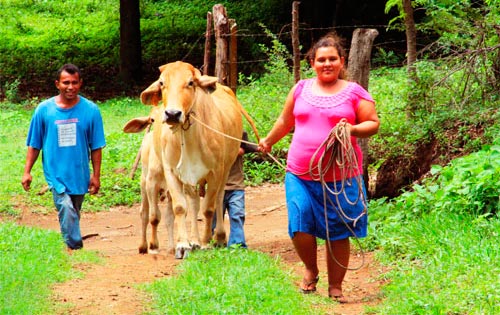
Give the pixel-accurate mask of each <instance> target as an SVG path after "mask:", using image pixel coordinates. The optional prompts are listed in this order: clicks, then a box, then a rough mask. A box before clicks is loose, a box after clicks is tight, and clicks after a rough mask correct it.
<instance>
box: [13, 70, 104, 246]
mask: <svg viewBox="0 0 500 315" xmlns="http://www.w3.org/2000/svg"><path fill="white" fill-rule="evenodd" d="M82 82H83V81H82V77H81V72H80V69H79V68H78V67H77V66H75V65H73V64H65V65H63V66H62V67H61V68H60V69H59V70H58V72H57V76H56V80H55V86H56V88H57V89H58V90H59V94H58V95H57V96H54V97H51V98H49V99H47V100H45V101H43V102H42V103H40V104H39V105H38V106H37V108H36V110H35V112H34V114H33V117H32V119H31V123H30V127H29V131H28V136H27V140H26V144H27V146H28V150H27V154H26V164H25V167H24V174H23V177H22V182H21V183H22V185H23V188H24V190H26V191H28V190H29V189H30V186H31V182H32V176H31V169H32V168H33V165H34V164H35V162H36V160H37V159H38V156H39V154H40V151H42V157H43V158H42V163H43V172H44V175H45V179H46V181H47V184H48V186H49V188H50V190H51V192H52V196H53V200H54V204H55V207H56V209H57V211H58V218H59V224H60V228H61V234H62V236H63V238H64V241H65V242H66V245H67V247H68V248H69V249H80V248H82V247H83V240H82V236H81V232H80V210H81V207H82V203H83V200H84V196H85V194H86V193H87V192H88V193H90V194H96V193H97V192H98V191H99V188H100V186H101V183H100V176H101V157H102V148H103V147H104V146H105V145H106V141H105V138H104V128H103V122H102V117H101V113H100V111H99V108H98V107H97V105H96V104H94V103H93V102H91V101H89V100H88V99H86V98H84V97H83V96H80V95H79V94H78V93H79V91H80V88H81V86H82ZM89 161H91V162H92V174H91V173H90V166H89Z"/></svg>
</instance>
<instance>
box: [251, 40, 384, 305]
mask: <svg viewBox="0 0 500 315" xmlns="http://www.w3.org/2000/svg"><path fill="white" fill-rule="evenodd" d="M307 58H308V61H309V62H310V65H311V67H312V68H313V70H314V71H315V73H316V77H314V78H310V79H306V80H301V81H299V82H298V83H297V84H296V85H295V86H294V87H293V88H292V89H291V90H290V92H289V94H288V96H287V99H286V101H285V105H284V108H283V110H282V112H281V114H280V116H279V117H278V119H277V121H276V122H275V124H274V126H273V128H272V129H271V131H270V132H269V134H268V135H267V136H266V137H265V138H263V139H261V140H260V142H259V150H260V151H261V152H264V153H267V152H270V151H271V148H272V145H273V144H275V143H276V142H278V141H279V140H280V139H281V138H283V137H284V136H285V135H286V134H287V133H288V132H289V131H290V130H291V129H292V128H293V127H294V128H295V131H294V134H293V138H292V141H291V144H290V148H289V151H288V156H287V166H286V175H285V191H286V201H287V208H288V231H289V234H290V237H291V238H292V242H293V244H294V247H295V250H296V252H297V254H298V255H299V257H300V259H301V260H302V262H303V263H304V265H305V271H304V275H303V280H302V282H301V284H300V290H301V291H302V292H303V293H311V292H314V291H316V284H317V282H318V280H319V278H318V274H319V269H318V263H317V243H316V238H321V239H325V240H327V242H326V249H327V254H326V262H327V271H328V295H329V296H330V297H331V298H333V299H334V300H336V301H337V302H340V303H346V302H347V299H346V298H345V297H344V295H343V293H342V282H343V280H344V276H345V274H346V271H347V266H348V264H349V255H350V242H349V237H364V236H366V231H367V216H366V192H365V187H364V183H363V180H362V159H363V157H362V153H361V150H360V147H359V146H358V144H357V141H356V137H359V138H365V137H369V136H372V135H374V134H376V133H377V132H378V128H379V124H380V122H379V118H378V116H377V113H376V110H375V103H374V100H373V98H372V97H371V96H370V94H369V93H368V92H367V91H366V90H365V89H363V88H362V87H361V86H360V85H358V84H357V83H354V82H349V81H347V80H346V79H345V75H346V73H345V70H344V62H345V53H344V49H343V47H342V44H341V39H340V37H338V36H337V35H336V34H333V33H330V34H327V35H325V36H324V37H322V38H321V39H320V40H319V41H318V42H317V43H315V44H314V45H313V47H311V49H310V51H309V53H308V55H307ZM344 119H345V120H347V123H345V124H344V123H343V122H344ZM341 120H342V124H339V123H340V122H341ZM337 124H339V126H344V128H345V129H344V130H345V131H347V134H349V132H350V135H351V138H350V140H351V143H352V146H353V148H354V150H353V151H354V152H355V155H356V157H357V160H358V162H357V164H356V163H352V166H353V169H354V170H353V171H352V172H351V173H348V174H347V175H346V174H345V172H344V170H342V169H340V168H339V166H338V165H337V164H334V166H328V167H329V168H328V169H327V171H325V172H324V173H323V174H324V178H323V179H322V180H319V179H318V176H317V175H318V174H314V172H313V173H310V160H311V158H314V160H313V161H314V163H313V164H312V165H313V166H314V165H317V164H318V163H317V162H318V158H319V155H316V154H315V152H316V150H317V149H318V148H320V147H321V145H322V144H323V141H324V140H325V139H328V138H329V135H330V131H332V129H333V128H334V127H336V125H337ZM347 141H348V140H347ZM320 149H321V148H320ZM320 151H321V150H320ZM323 151H325V149H324V148H323ZM332 167H334V168H335V169H333V168H332ZM313 170H314V169H313ZM342 175H343V176H344V177H341V176H342ZM324 182H326V184H327V185H328V187H330V191H328V190H326V199H324V198H325V197H324V191H323V187H324V186H323V183H324ZM342 185H343V186H342ZM338 192H341V193H339V194H337V193H338ZM359 195H361V198H358V196H359ZM325 200H326V202H325ZM325 205H326V207H327V208H326V209H325ZM340 210H341V211H340ZM325 217H327V219H325ZM353 219H354V220H353Z"/></svg>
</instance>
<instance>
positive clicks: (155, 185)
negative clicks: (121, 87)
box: [123, 111, 174, 254]
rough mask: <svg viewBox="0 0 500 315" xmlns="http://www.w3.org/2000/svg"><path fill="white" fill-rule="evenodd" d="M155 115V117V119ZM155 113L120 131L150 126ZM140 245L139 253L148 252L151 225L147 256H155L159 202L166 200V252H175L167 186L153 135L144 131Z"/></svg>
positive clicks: (172, 219) (137, 130) (131, 123)
mask: <svg viewBox="0 0 500 315" xmlns="http://www.w3.org/2000/svg"><path fill="white" fill-rule="evenodd" d="M155 116H156V117H155ZM155 118H156V119H157V118H158V113H155V111H152V113H151V115H150V116H146V117H139V118H134V119H132V120H130V121H128V122H127V123H126V124H125V126H124V128H123V131H124V132H126V133H137V132H140V131H142V130H144V129H145V128H146V127H148V126H150V125H151V123H152V122H153V121H154V119H155ZM140 154H141V166H142V172H141V212H140V216H141V227H142V231H141V243H140V245H139V253H141V254H147V253H148V244H147V228H148V222H149V223H150V224H151V241H150V243H149V249H150V253H153V254H155V253H158V249H159V241H158V225H159V223H160V220H161V212H160V209H159V205H158V202H159V200H161V201H166V208H167V209H166V212H165V220H166V221H165V223H166V227H167V233H168V241H169V246H168V248H167V252H172V253H173V252H174V214H173V211H172V200H171V197H170V195H169V194H168V192H167V183H166V181H165V175H164V173H163V165H162V163H161V158H160V156H158V155H157V154H156V153H155V151H154V147H153V133H152V132H147V133H146V135H145V136H144V139H143V141H142V145H141V153H140Z"/></svg>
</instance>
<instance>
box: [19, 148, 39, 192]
mask: <svg viewBox="0 0 500 315" xmlns="http://www.w3.org/2000/svg"><path fill="white" fill-rule="evenodd" d="M39 155H40V150H38V149H35V148H33V147H30V146H28V152H27V153H26V164H25V165H24V174H23V178H22V180H21V184H22V185H23V188H24V190H26V191H28V190H30V186H31V182H32V181H33V177H32V176H31V169H32V168H33V165H34V164H35V162H36V160H37V159H38V156H39Z"/></svg>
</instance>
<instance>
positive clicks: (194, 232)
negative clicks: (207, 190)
mask: <svg viewBox="0 0 500 315" xmlns="http://www.w3.org/2000/svg"><path fill="white" fill-rule="evenodd" d="M185 192H186V197H187V203H188V215H189V220H190V222H191V230H190V236H189V243H190V244H191V248H192V249H193V250H195V249H198V248H200V232H199V231H198V213H199V211H200V196H199V195H198V192H197V191H196V187H193V186H187V185H186V187H185Z"/></svg>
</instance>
